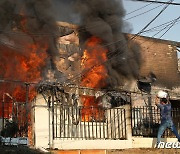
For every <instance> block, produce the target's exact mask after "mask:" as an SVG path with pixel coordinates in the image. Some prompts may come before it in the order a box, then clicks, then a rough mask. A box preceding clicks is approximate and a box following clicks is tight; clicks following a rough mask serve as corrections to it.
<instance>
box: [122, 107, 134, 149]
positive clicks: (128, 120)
mask: <svg viewBox="0 0 180 154" xmlns="http://www.w3.org/2000/svg"><path fill="white" fill-rule="evenodd" d="M124 109H125V117H126V139H127V140H128V141H129V144H130V147H132V127H131V107H130V105H124Z"/></svg>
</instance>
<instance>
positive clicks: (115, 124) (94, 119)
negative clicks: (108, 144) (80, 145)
mask: <svg viewBox="0 0 180 154" xmlns="http://www.w3.org/2000/svg"><path fill="white" fill-rule="evenodd" d="M52 119H53V137H54V138H67V139H90V140H95V139H125V138H126V118H125V109H123V108H113V109H104V108H95V107H78V106H65V105H57V104H56V105H54V112H53V118H52Z"/></svg>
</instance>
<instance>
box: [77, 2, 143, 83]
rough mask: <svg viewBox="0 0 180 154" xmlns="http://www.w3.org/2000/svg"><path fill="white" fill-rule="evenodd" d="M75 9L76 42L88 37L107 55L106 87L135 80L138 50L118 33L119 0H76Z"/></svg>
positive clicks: (120, 23)
mask: <svg viewBox="0 0 180 154" xmlns="http://www.w3.org/2000/svg"><path fill="white" fill-rule="evenodd" d="M75 9H76V10H77V12H78V14H79V15H80V25H81V28H80V31H79V33H80V39H81V42H82V44H83V42H85V41H86V40H87V39H88V37H89V36H96V37H99V38H101V39H102V40H103V42H104V44H103V46H106V47H107V48H108V50H109V52H108V63H107V68H108V73H109V83H110V85H121V84H123V83H122V82H124V79H128V80H129V79H134V78H135V79H136V78H138V75H139V68H140V64H141V55H140V47H139V46H138V44H136V43H135V42H134V41H132V40H130V39H129V43H128V42H127V41H128V37H127V36H126V35H125V34H123V33H122V29H123V26H124V21H123V17H124V15H125V10H124V8H123V5H122V1H121V0H111V1H109V0H98V1H97V0H91V1H89V0H77V1H76V3H75Z"/></svg>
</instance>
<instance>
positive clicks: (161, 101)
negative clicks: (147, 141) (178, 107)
mask: <svg viewBox="0 0 180 154" xmlns="http://www.w3.org/2000/svg"><path fill="white" fill-rule="evenodd" d="M155 104H156V105H157V107H158V108H159V109H160V116H161V124H160V126H159V129H158V134H157V145H158V144H159V143H160V140H161V136H162V135H163V133H164V131H165V130H166V129H167V128H169V129H170V130H171V131H172V132H173V133H174V135H175V136H176V137H177V139H178V141H179V142H180V135H179V134H178V131H177V129H176V127H175V125H174V123H173V121H172V117H171V103H170V101H169V96H168V93H166V92H165V91H159V93H158V95H157V96H156V99H155Z"/></svg>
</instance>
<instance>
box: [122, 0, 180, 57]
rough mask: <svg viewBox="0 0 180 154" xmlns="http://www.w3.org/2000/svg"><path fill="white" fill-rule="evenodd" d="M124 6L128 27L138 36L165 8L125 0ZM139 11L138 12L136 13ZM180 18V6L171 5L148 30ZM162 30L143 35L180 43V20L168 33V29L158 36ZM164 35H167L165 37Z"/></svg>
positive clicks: (157, 4)
mask: <svg viewBox="0 0 180 154" xmlns="http://www.w3.org/2000/svg"><path fill="white" fill-rule="evenodd" d="M159 1H162V2H168V1H169V0H159ZM174 3H180V1H179V0H174ZM123 5H124V9H125V11H126V16H125V18H124V20H125V21H126V22H128V25H129V27H130V29H131V31H130V33H133V34H136V33H138V32H139V31H140V30H141V29H143V28H144V27H145V26H146V25H147V24H148V23H149V22H150V21H151V20H152V19H153V18H155V17H156V15H157V14H158V13H159V12H160V11H161V10H162V9H163V7H164V6H165V5H162V4H160V3H147V2H138V1H132V0H123ZM137 9H138V11H135V10H137ZM149 10H151V11H149ZM134 11H135V12H134ZM147 11H148V12H147ZM135 16H136V17H135ZM179 16H180V5H170V6H168V7H167V8H166V9H165V10H164V11H163V12H162V14H161V15H160V16H158V18H157V19H156V20H155V21H154V22H153V23H151V24H150V25H149V26H148V27H147V29H152V28H153V27H156V26H159V25H161V24H164V23H166V22H169V21H171V20H174V19H176V18H178V17H179ZM160 29H162V28H159V29H157V28H156V31H154V30H153V31H151V32H147V33H143V34H141V35H143V36H148V37H154V38H160V39H165V40H172V41H177V42H180V35H179V29H180V19H179V22H177V23H176V24H174V26H172V27H171V28H170V29H169V30H168V32H167V33H165V32H166V30H167V29H168V28H166V29H165V30H163V31H161V32H160V33H159V34H157V33H158V32H159V30H160ZM163 33H165V34H164V35H163ZM162 35H163V36H162ZM161 36H162V37H161ZM178 58H180V52H178Z"/></svg>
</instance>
